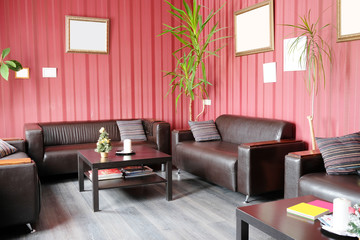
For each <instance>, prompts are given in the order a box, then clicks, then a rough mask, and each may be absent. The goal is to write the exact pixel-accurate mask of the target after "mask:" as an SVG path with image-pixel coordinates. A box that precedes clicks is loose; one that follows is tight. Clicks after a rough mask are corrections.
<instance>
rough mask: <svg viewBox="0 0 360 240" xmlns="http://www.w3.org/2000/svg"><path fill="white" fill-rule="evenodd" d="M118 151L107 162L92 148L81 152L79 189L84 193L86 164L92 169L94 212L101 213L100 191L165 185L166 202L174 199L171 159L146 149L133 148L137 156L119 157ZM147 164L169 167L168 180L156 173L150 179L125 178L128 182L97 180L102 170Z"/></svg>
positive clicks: (124, 180)
mask: <svg viewBox="0 0 360 240" xmlns="http://www.w3.org/2000/svg"><path fill="white" fill-rule="evenodd" d="M116 150H117V149H113V150H112V151H110V152H109V156H108V158H106V159H101V157H100V154H99V153H97V152H95V151H94V150H93V149H87V150H79V151H78V179H79V190H80V192H82V191H84V175H86V176H87V177H88V178H89V174H88V172H87V171H85V172H84V164H86V165H87V166H88V167H87V169H86V170H89V168H90V169H91V170H92V194H93V209H94V212H96V211H99V189H108V188H121V187H133V186H140V185H147V184H153V183H166V200H168V201H170V200H172V172H171V170H172V163H171V156H170V155H168V154H165V153H163V152H160V151H157V150H155V149H153V148H150V147H146V146H133V150H134V151H135V154H134V155H126V156H117V155H115V153H116ZM148 164H166V167H165V172H166V178H165V179H164V178H162V177H160V176H158V175H157V174H152V175H149V176H141V177H133V178H125V179H122V178H121V179H109V180H101V181H99V179H98V170H99V169H109V168H123V167H128V166H138V165H148Z"/></svg>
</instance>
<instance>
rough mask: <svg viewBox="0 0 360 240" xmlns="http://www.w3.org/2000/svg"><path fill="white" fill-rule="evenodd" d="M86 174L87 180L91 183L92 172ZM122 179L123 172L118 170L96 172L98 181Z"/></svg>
mask: <svg viewBox="0 0 360 240" xmlns="http://www.w3.org/2000/svg"><path fill="white" fill-rule="evenodd" d="M88 173H89V178H90V180H91V181H92V170H89V171H88ZM122 177H123V172H122V171H121V170H120V169H118V168H111V169H100V170H98V179H99V180H108V179H116V178H122Z"/></svg>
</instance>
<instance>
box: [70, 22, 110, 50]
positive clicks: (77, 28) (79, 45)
mask: <svg viewBox="0 0 360 240" xmlns="http://www.w3.org/2000/svg"><path fill="white" fill-rule="evenodd" d="M109 23H110V20H109V19H104V18H90V17H78V16H65V28H66V29H65V35H66V41H65V42H66V52H67V53H100V54H108V53H109Z"/></svg>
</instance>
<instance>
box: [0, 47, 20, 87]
mask: <svg viewBox="0 0 360 240" xmlns="http://www.w3.org/2000/svg"><path fill="white" fill-rule="evenodd" d="M9 53H10V48H5V49H4V50H3V51H2V53H1V58H0V74H1V76H2V77H3V78H4V79H5V80H6V81H7V80H8V79H9V70H13V71H15V72H17V71H19V70H21V69H22V66H21V64H20V63H19V62H18V61H16V60H7V61H5V57H6V56H7V55H8V54H9Z"/></svg>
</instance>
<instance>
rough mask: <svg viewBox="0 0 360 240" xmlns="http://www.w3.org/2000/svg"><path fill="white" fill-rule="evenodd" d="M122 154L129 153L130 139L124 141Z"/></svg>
mask: <svg viewBox="0 0 360 240" xmlns="http://www.w3.org/2000/svg"><path fill="white" fill-rule="evenodd" d="M124 153H131V139H124Z"/></svg>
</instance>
